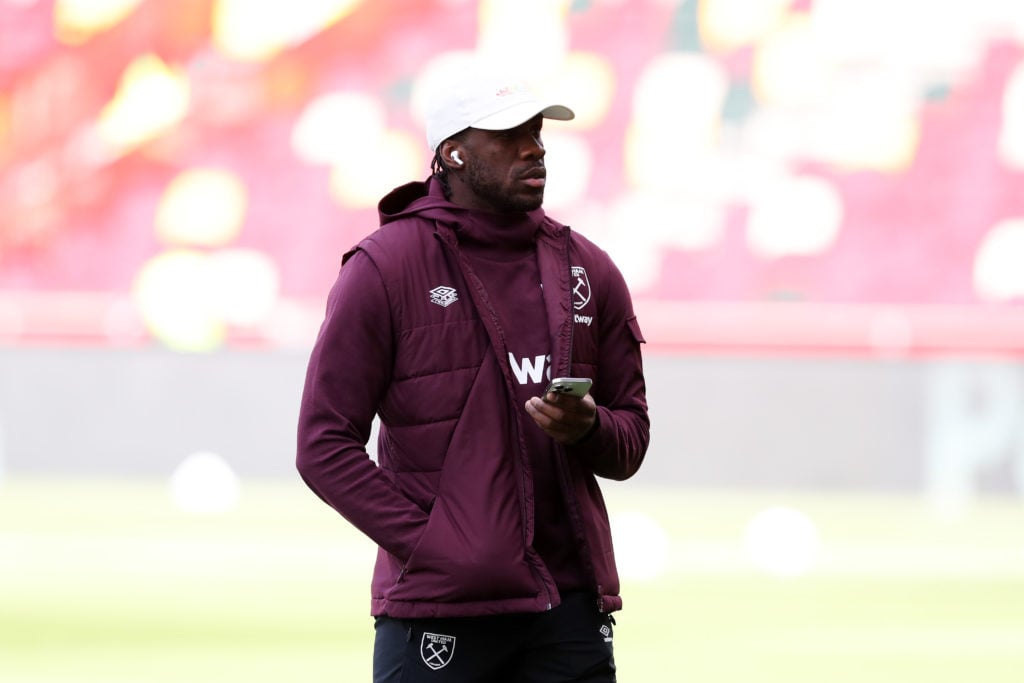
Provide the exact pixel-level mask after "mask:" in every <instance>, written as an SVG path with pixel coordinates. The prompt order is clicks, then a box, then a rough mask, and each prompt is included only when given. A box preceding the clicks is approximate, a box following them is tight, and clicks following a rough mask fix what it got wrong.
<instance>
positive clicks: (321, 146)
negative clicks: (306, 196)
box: [291, 92, 387, 164]
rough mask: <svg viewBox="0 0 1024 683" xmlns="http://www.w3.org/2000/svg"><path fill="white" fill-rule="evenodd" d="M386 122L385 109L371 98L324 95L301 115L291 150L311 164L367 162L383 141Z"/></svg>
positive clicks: (355, 95)
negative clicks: (350, 158)
mask: <svg viewBox="0 0 1024 683" xmlns="http://www.w3.org/2000/svg"><path fill="white" fill-rule="evenodd" d="M386 120H387V111H386V110H385V109H384V105H383V104H381V102H380V101H379V100H377V99H376V98H374V97H371V96H370V95H366V94H364V93H358V92H336V93H330V94H327V95H322V96H320V97H318V98H316V99H315V100H313V101H312V102H310V103H309V104H308V105H306V107H305V109H303V111H302V113H301V114H300V115H299V120H298V122H297V123H296V124H295V128H294V129H293V130H292V138H291V142H292V149H293V150H294V151H295V153H296V154H297V155H298V157H299V158H300V159H302V160H303V161H305V162H306V163H309V164H333V163H336V162H339V161H341V160H343V159H344V158H345V157H347V156H351V157H358V158H361V159H366V158H369V156H370V155H372V154H374V153H375V151H374V150H375V147H376V146H377V145H378V144H379V141H380V140H381V139H382V138H383V137H384V135H385V132H386V126H385V123H386Z"/></svg>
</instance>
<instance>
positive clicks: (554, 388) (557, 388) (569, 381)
mask: <svg viewBox="0 0 1024 683" xmlns="http://www.w3.org/2000/svg"><path fill="white" fill-rule="evenodd" d="M591 384H593V382H592V381H591V380H590V378H589V377H556V378H555V379H553V380H551V384H549V385H548V388H547V389H546V390H545V391H544V394H545V395H546V394H548V393H555V394H569V395H570V396H579V397H581V398H582V397H583V396H586V395H587V392H588V391H590V385H591Z"/></svg>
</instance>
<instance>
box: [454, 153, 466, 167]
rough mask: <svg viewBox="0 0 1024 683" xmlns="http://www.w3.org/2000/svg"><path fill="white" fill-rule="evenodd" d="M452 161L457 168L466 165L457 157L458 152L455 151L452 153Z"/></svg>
mask: <svg viewBox="0 0 1024 683" xmlns="http://www.w3.org/2000/svg"><path fill="white" fill-rule="evenodd" d="M452 161H454V162H455V163H457V164H458V165H459V166H462V164H464V163H466V162H464V161H463V160H462V158H461V157H460V156H459V150H455V151H454V152H452Z"/></svg>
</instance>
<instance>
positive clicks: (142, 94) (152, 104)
mask: <svg viewBox="0 0 1024 683" xmlns="http://www.w3.org/2000/svg"><path fill="white" fill-rule="evenodd" d="M189 90H190V89H189V82H188V78H187V76H186V75H185V74H184V72H183V71H182V70H181V69H178V68H171V67H168V66H167V65H166V64H164V63H163V62H162V61H161V60H160V58H159V57H157V56H156V55H151V54H150V55H143V56H141V57H138V58H136V59H135V60H133V61H132V63H131V64H129V65H128V68H127V69H125V71H124V73H123V74H122V76H121V81H120V83H119V84H118V88H117V93H116V94H115V95H114V97H113V99H112V100H111V101H110V102H108V103H107V105H106V106H105V107H104V108H103V111H102V112H101V113H100V116H99V121H98V124H97V126H98V133H99V136H100V138H101V139H102V140H103V142H105V143H106V144H107V145H109V146H111V147H113V148H115V149H118V150H121V151H127V150H130V149H131V148H134V147H136V146H138V145H140V144H142V143H144V142H147V141H148V140H151V139H153V138H155V137H157V136H158V135H161V134H163V133H165V132H167V131H169V130H171V129H172V128H174V127H175V126H176V125H177V124H179V123H180V122H181V121H182V120H183V119H184V118H185V114H186V113H187V111H188V106H189V95H190V92H189Z"/></svg>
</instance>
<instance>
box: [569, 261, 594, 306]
mask: <svg viewBox="0 0 1024 683" xmlns="http://www.w3.org/2000/svg"><path fill="white" fill-rule="evenodd" d="M571 271H572V283H571V285H570V286H571V287H572V307H573V308H575V309H576V310H577V311H578V310H580V309H581V308H583V307H584V306H586V305H587V303H588V302H589V301H590V279H589V278H587V271H586V270H585V269H584V268H583V266H572V268H571Z"/></svg>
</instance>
